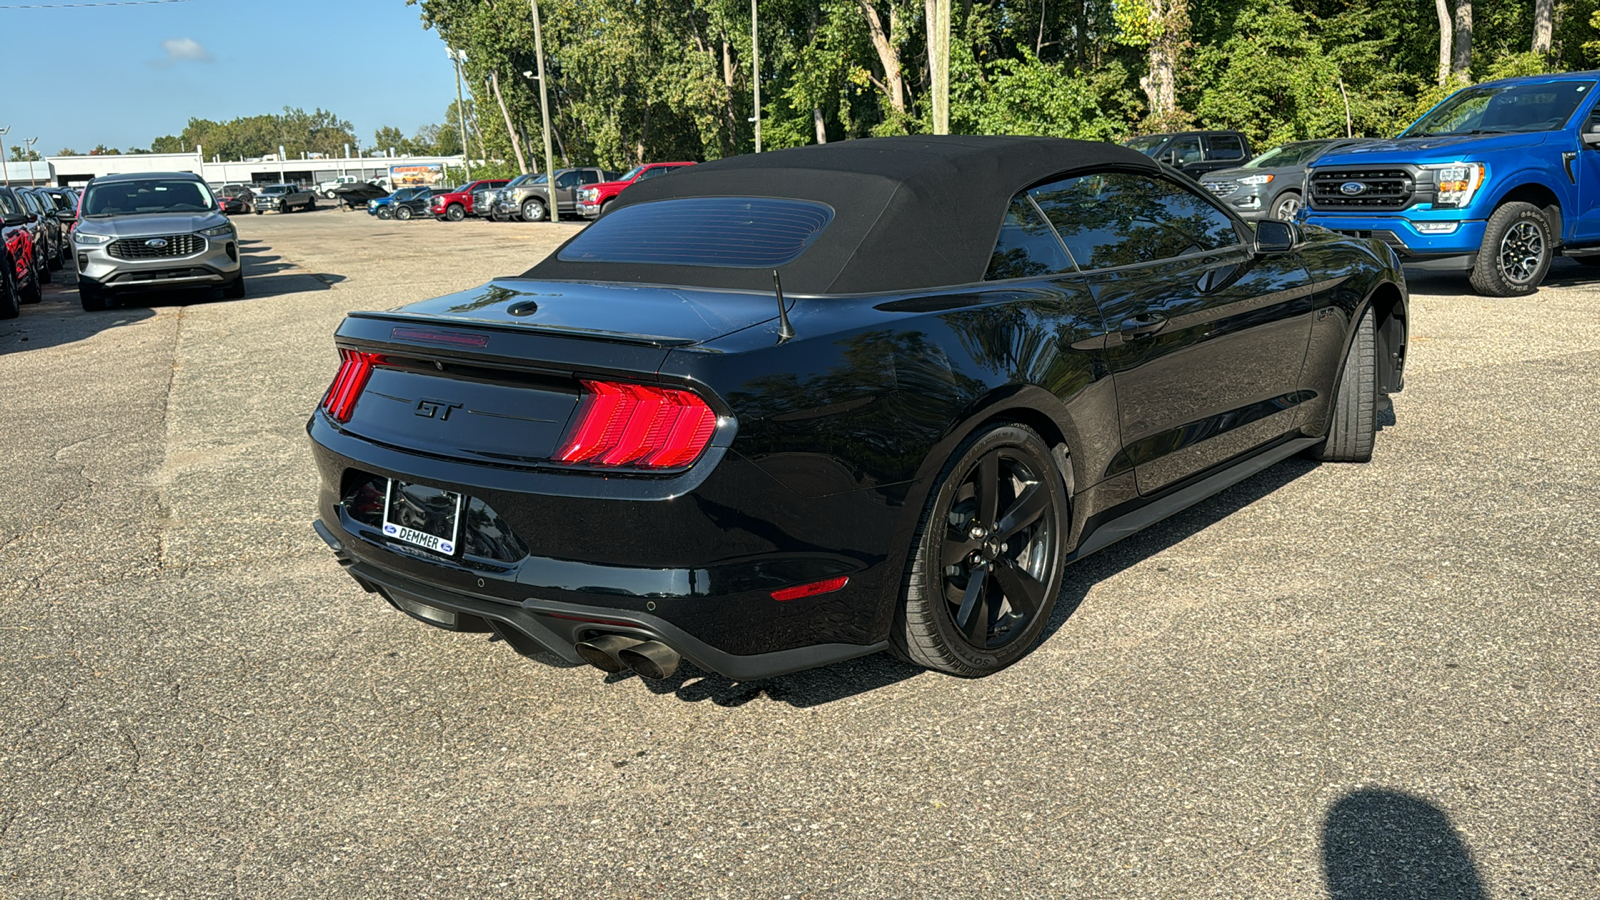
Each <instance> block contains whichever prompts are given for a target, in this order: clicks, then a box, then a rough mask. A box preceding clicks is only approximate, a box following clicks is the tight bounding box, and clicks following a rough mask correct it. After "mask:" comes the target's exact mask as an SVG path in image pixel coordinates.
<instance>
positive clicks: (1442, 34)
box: [1433, 0, 1456, 84]
mask: <svg viewBox="0 0 1600 900" xmlns="http://www.w3.org/2000/svg"><path fill="white" fill-rule="evenodd" d="M1433 10H1434V12H1436V13H1438V14H1439V83H1440V84H1448V83H1449V81H1450V45H1451V43H1452V41H1451V38H1452V36H1453V35H1454V33H1455V27H1456V26H1455V23H1454V22H1453V21H1451V19H1450V0H1433Z"/></svg>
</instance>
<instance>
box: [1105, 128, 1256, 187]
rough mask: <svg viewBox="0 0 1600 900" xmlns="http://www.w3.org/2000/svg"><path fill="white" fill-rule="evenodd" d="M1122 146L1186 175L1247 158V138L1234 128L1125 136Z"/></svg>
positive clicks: (1223, 166)
mask: <svg viewBox="0 0 1600 900" xmlns="http://www.w3.org/2000/svg"><path fill="white" fill-rule="evenodd" d="M1122 146H1124V147H1127V148H1129V149H1132V150H1137V151H1139V152H1140V153H1143V154H1144V155H1145V156H1148V157H1150V158H1151V159H1154V160H1157V161H1159V162H1164V163H1166V164H1167V165H1169V166H1171V167H1173V168H1174V169H1177V170H1178V171H1180V172H1182V173H1183V174H1185V175H1187V176H1189V177H1190V178H1199V177H1200V176H1201V175H1204V174H1206V173H1207V172H1215V171H1217V170H1218V169H1231V168H1233V167H1234V166H1237V165H1239V164H1240V163H1242V162H1244V161H1245V160H1247V159H1249V158H1250V139H1249V138H1247V137H1245V136H1244V135H1243V134H1241V133H1239V132H1237V131H1180V132H1176V133H1173V134H1147V135H1145V136H1143V137H1136V138H1129V139H1128V140H1126V141H1123V142H1122Z"/></svg>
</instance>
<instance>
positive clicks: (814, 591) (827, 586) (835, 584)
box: [772, 575, 850, 600]
mask: <svg viewBox="0 0 1600 900" xmlns="http://www.w3.org/2000/svg"><path fill="white" fill-rule="evenodd" d="M849 583H850V576H849V575H840V576H839V577H838V578H829V579H828V580H827V581H813V582H811V583H810V584H802V585H797V586H795V587H787V588H784V589H783V590H781V591H773V592H772V599H774V600H799V599H800V598H801V597H815V596H816V595H818V594H831V593H833V592H834V591H837V590H839V589H840V588H842V587H844V586H845V585H847V584H849Z"/></svg>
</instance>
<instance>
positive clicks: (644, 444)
mask: <svg viewBox="0 0 1600 900" xmlns="http://www.w3.org/2000/svg"><path fill="white" fill-rule="evenodd" d="M583 390H584V394H583V399H582V400H581V401H579V405H578V414H577V417H576V419H575V423H574V424H573V426H572V428H571V429H570V430H569V431H568V437H567V441H566V443H565V444H563V445H562V447H561V450H560V452H558V453H557V454H556V456H555V459H556V461H558V462H566V463H587V464H588V465H592V466H615V467H621V466H628V467H632V468H640V469H676V468H679V467H681V466H686V465H688V464H690V463H692V462H694V461H695V460H696V459H698V458H699V457H700V454H701V452H703V451H704V450H705V448H706V445H707V444H709V443H710V442H711V434H712V432H714V431H716V429H717V414H716V413H715V412H713V411H712V410H711V407H710V406H708V405H706V402H705V401H704V400H702V399H700V397H698V396H696V395H695V394H694V393H692V392H690V391H682V390H677V389H676V388H661V387H650V386H647V385H642V384H621V383H617V382H610V381H585V382H583Z"/></svg>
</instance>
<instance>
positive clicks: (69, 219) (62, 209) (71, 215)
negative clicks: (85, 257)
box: [39, 188, 78, 256]
mask: <svg viewBox="0 0 1600 900" xmlns="http://www.w3.org/2000/svg"><path fill="white" fill-rule="evenodd" d="M39 193H40V194H42V195H44V196H45V197H48V198H49V199H50V202H51V203H53V204H54V205H55V216H56V221H57V222H60V223H61V230H62V232H63V233H64V234H66V235H67V237H68V240H67V244H68V246H67V253H68V255H69V256H70V255H71V253H72V247H71V233H72V226H74V225H76V224H78V195H77V194H76V193H74V192H73V191H72V190H70V189H68V188H39Z"/></svg>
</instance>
